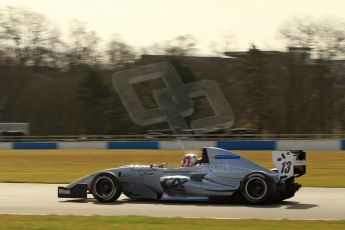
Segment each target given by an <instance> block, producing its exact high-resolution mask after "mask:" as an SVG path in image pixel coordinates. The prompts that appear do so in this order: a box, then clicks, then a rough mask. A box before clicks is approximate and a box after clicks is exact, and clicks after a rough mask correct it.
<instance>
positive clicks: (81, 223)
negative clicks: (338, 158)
mask: <svg viewBox="0 0 345 230" xmlns="http://www.w3.org/2000/svg"><path fill="white" fill-rule="evenodd" d="M0 224H1V229H9V230H10V229H16V230H17V229H28V230H36V229H51V230H54V229H59V230H60V229H64V230H68V229H75V230H78V229H82V230H87V229H92V230H97V229H102V230H103V229H131V230H136V229H140V230H145V229H159V230H165V229H174V230H178V229H198V230H202V229H207V230H212V229H217V230H221V229H266V230H267V229H277V228H279V229H344V225H345V221H318V220H317V221H302V220H301V221H288V220H219V219H217V220H215V219H183V218H156V217H142V216H124V217H120V216H112V217H109V216H108V217H101V216H91V217H90V216H20V215H0Z"/></svg>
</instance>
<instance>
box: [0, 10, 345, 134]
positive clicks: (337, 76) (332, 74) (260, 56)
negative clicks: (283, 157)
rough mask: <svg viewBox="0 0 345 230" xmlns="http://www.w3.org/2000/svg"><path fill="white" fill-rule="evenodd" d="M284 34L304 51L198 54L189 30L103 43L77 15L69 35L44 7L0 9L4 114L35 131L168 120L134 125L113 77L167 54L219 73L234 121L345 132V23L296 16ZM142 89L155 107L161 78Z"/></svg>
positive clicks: (206, 112) (198, 71)
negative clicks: (140, 41) (148, 40)
mask: <svg viewBox="0 0 345 230" xmlns="http://www.w3.org/2000/svg"><path fill="white" fill-rule="evenodd" d="M278 34H279V36H280V37H281V39H282V40H283V41H285V43H286V45H287V46H293V47H299V48H304V49H297V51H295V52H265V51H262V50H260V49H258V48H256V47H254V46H253V47H251V48H250V49H249V50H248V52H247V53H245V52H243V53H242V55H241V56H240V57H238V58H221V57H195V56H194V57H193V54H195V52H196V51H197V42H196V40H195V39H194V38H193V37H191V36H188V35H184V36H179V37H177V38H175V39H172V40H170V41H167V42H164V43H157V44H154V45H152V46H150V47H146V48H144V49H141V50H137V49H135V48H134V47H132V46H130V45H128V44H126V42H124V41H122V40H121V39H119V37H116V36H115V37H113V38H112V39H110V40H109V41H106V42H103V43H101V40H100V38H99V37H98V35H97V34H96V32H94V31H92V30H90V29H88V28H87V26H86V25H85V24H84V23H82V22H78V21H75V22H74V23H73V24H72V26H71V28H70V34H69V37H68V39H66V41H65V40H64V39H62V35H61V33H60V32H59V30H58V29H57V27H56V26H55V25H54V23H53V22H51V21H50V20H49V19H48V18H46V17H45V16H44V15H41V14H39V13H36V12H31V11H28V10H25V9H21V8H11V7H6V8H1V10H0V122H6V121H7V122H8V121H10V122H28V123H30V124H31V129H32V130H31V131H32V134H34V135H53V134H127V133H128V134H129V133H142V132H144V131H145V130H147V129H160V128H166V127H167V125H166V124H157V125H154V126H149V127H139V126H136V125H134V124H133V122H132V121H131V120H130V118H129V117H128V114H127V112H126V110H125V108H124V106H123V105H122V103H121V101H120V99H119V97H118V95H117V94H116V92H115V91H114V89H113V87H112V84H111V76H112V74H113V72H114V71H117V70H121V69H124V68H130V67H135V66H137V65H142V64H149V63H156V62H160V61H168V62H170V63H171V64H173V65H174V66H175V67H176V69H177V71H178V73H179V74H180V76H181V78H182V80H183V81H184V82H192V81H196V80H200V79H212V80H215V81H217V82H218V83H219V85H220V87H221V88H222V91H223V92H224V94H225V96H226V97H227V99H228V101H229V103H230V105H231V107H232V108H233V110H234V113H235V126H236V127H248V128H255V129H258V130H259V132H261V133H343V132H344V129H345V109H344V108H345V94H344V91H345V83H344V81H345V79H344V78H345V77H344V76H345V75H342V73H341V70H345V67H344V68H343V69H342V66H345V64H344V62H342V61H339V60H338V59H342V58H343V57H344V53H345V27H344V25H343V22H342V21H339V20H335V19H329V18H325V19H322V20H316V19H310V18H294V19H291V20H289V21H286V22H285V23H284V24H283V25H282V27H281V29H280V30H279V31H278ZM227 42H229V41H222V42H220V43H218V44H217V43H213V47H214V51H215V52H214V53H216V54H219V53H222V52H225V51H229V50H226V49H225V48H224V47H225V45H224V44H225V43H227ZM223 43H224V44H223ZM223 45H224V46H223ZM222 47H223V50H222ZM309 49H310V51H309V52H305V51H306V50H309ZM301 50H302V51H303V52H302V53H299V52H300V51H301ZM145 54H151V55H145ZM152 54H154V55H152ZM157 54H159V55H157ZM309 54H310V55H311V58H312V59H310V58H309V57H308V55H309ZM213 56H215V55H213ZM135 88H136V90H137V92H138V94H139V95H140V97H141V99H142V101H143V103H144V104H145V106H146V107H147V108H153V107H155V106H156V104H155V101H154V100H153V97H152V90H155V89H160V88H164V83H162V81H152V82H146V83H140V84H138V85H136V86H135ZM195 108H196V109H195V113H194V114H193V116H192V117H191V118H188V119H187V120H188V121H190V120H191V119H196V118H199V117H203V116H210V115H212V113H210V109H211V108H210V105H208V103H207V101H205V100H203V99H197V100H195Z"/></svg>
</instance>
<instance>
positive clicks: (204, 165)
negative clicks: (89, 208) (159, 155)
mask: <svg viewBox="0 0 345 230" xmlns="http://www.w3.org/2000/svg"><path fill="white" fill-rule="evenodd" d="M201 155H202V157H201V158H198V157H197V155H196V154H191V153H189V154H186V155H185V156H184V157H183V159H182V162H181V167H178V168H168V167H166V166H165V164H161V165H125V166H121V167H118V168H111V169H105V170H101V171H98V172H94V173H92V174H90V175H87V176H85V177H83V178H80V179H78V180H77V181H75V182H73V183H71V184H69V185H68V186H66V187H58V197H59V198H87V194H88V193H91V194H92V195H93V196H94V198H96V199H97V200H98V201H99V202H115V201H116V200H117V199H118V198H119V197H120V195H121V194H122V193H123V194H124V195H126V196H127V197H129V198H130V199H154V200H176V201H208V200H214V199H217V200H240V201H242V202H245V203H247V204H262V203H270V202H277V201H282V200H285V199H288V198H290V197H293V196H294V194H295V192H296V191H298V190H299V188H300V187H301V185H299V184H297V183H295V181H294V180H295V178H296V177H299V176H302V175H304V174H305V172H306V153H305V152H304V151H302V150H295V151H273V153H272V161H273V163H274V165H275V166H276V168H274V169H267V168H265V167H263V166H261V165H259V164H257V163H255V162H253V161H250V160H248V159H246V158H244V157H243V156H240V155H238V154H236V153H234V152H232V151H227V150H224V149H220V148H215V147H205V148H202V153H201Z"/></svg>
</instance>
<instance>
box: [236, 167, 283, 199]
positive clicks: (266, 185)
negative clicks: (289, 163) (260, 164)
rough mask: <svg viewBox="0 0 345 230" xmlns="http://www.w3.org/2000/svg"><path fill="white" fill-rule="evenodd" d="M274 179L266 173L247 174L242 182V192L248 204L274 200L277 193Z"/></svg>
mask: <svg viewBox="0 0 345 230" xmlns="http://www.w3.org/2000/svg"><path fill="white" fill-rule="evenodd" d="M276 190H277V188H276V185H275V183H274V181H273V180H272V179H271V178H270V177H269V176H267V175H266V174H264V173H260V172H254V173H251V174H249V175H247V176H246V177H245V178H244V180H243V181H242V183H241V186H240V194H241V197H242V199H243V201H244V202H245V203H247V204H262V203H265V202H269V201H271V200H272V198H273V196H274V195H275V193H276Z"/></svg>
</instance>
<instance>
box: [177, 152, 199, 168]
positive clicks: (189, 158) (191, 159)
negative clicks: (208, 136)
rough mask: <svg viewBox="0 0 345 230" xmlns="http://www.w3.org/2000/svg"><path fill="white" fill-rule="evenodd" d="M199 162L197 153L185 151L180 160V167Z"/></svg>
mask: <svg viewBox="0 0 345 230" xmlns="http://www.w3.org/2000/svg"><path fill="white" fill-rule="evenodd" d="M198 162H199V160H198V155H196V154H194V153H187V154H185V155H184V157H183V158H182V161H181V166H182V167H191V166H193V165H196V164H197V163H198Z"/></svg>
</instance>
